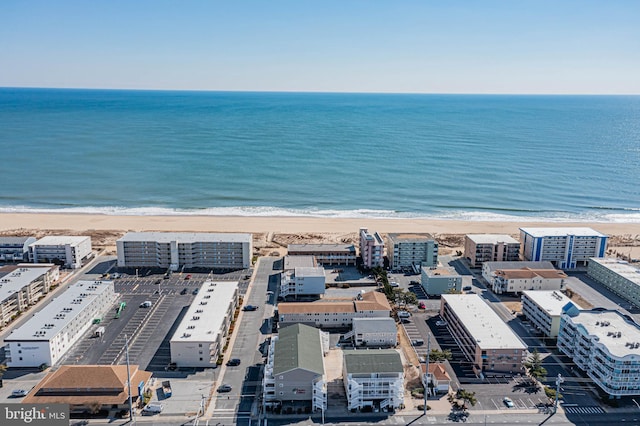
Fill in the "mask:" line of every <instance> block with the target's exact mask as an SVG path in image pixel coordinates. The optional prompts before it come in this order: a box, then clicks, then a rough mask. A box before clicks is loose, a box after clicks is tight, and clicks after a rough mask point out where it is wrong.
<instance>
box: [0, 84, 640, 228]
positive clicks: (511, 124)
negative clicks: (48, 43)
mask: <svg viewBox="0 0 640 426" xmlns="http://www.w3.org/2000/svg"><path fill="white" fill-rule="evenodd" d="M0 153H1V161H0V212H87V213H104V214H135V215H164V214H179V215H182V214H184V215H190V214H191V215H193V214H197V215H247V216H272V215H278V216H321V217H363V218H376V217H380V218H440V219H461V220H495V221H538V220H545V221H557V222H563V221H602V222H636V223H637V222H640V96H527V95H523V96H511V95H509V96H507V95H418V94H416V95H410V94H340V93H252V92H184V91H126V90H70V89H64V90H63V89H17V88H0Z"/></svg>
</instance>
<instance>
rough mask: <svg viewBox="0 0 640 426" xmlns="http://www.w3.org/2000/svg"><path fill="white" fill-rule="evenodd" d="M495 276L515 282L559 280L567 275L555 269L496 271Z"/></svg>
mask: <svg viewBox="0 0 640 426" xmlns="http://www.w3.org/2000/svg"><path fill="white" fill-rule="evenodd" d="M496 275H497V276H501V277H504V278H505V279H507V280H516V279H523V278H536V277H540V278H545V279H561V278H567V277H568V275H567V274H565V273H564V272H562V271H559V270H557V269H531V268H521V269H496Z"/></svg>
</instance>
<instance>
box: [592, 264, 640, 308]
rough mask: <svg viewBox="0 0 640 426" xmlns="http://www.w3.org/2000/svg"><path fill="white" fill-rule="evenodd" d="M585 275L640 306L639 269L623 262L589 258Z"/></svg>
mask: <svg viewBox="0 0 640 426" xmlns="http://www.w3.org/2000/svg"><path fill="white" fill-rule="evenodd" d="M587 274H588V275H589V276H590V277H591V278H593V279H594V280H596V281H598V282H600V283H601V284H603V285H604V286H605V287H607V288H608V289H609V290H611V291H613V292H614V293H616V294H617V295H618V296H620V297H623V298H624V299H625V300H628V301H629V302H631V303H633V304H634V305H635V306H640V269H638V268H636V267H634V266H631V265H630V264H629V263H627V262H625V261H624V260H619V259H613V258H591V259H589V266H588V267H587Z"/></svg>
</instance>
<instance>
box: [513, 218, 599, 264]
mask: <svg viewBox="0 0 640 426" xmlns="http://www.w3.org/2000/svg"><path fill="white" fill-rule="evenodd" d="M607 238H608V237H607V236H606V235H604V234H601V233H600V232H598V231H594V230H593V229H591V228H573V227H563V228H520V241H521V242H522V245H521V252H520V254H521V255H522V259H523V260H531V261H549V262H551V263H552V264H553V266H554V267H555V268H560V269H575V268H578V267H584V266H587V263H588V261H589V259H590V258H592V257H603V256H604V253H605V251H606V250H607Z"/></svg>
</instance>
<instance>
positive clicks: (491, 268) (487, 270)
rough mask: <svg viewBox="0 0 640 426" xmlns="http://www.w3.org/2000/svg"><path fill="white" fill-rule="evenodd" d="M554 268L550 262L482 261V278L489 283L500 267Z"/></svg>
mask: <svg viewBox="0 0 640 426" xmlns="http://www.w3.org/2000/svg"><path fill="white" fill-rule="evenodd" d="M523 268H529V269H554V267H553V264H552V263H551V262H529V261H518V262H484V263H483V264H482V278H484V279H485V281H486V282H487V283H488V284H489V285H491V283H492V282H493V279H494V278H495V277H496V271H498V270H500V269H523Z"/></svg>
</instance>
